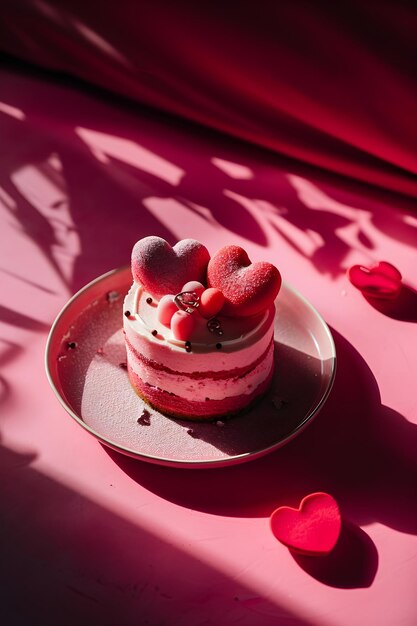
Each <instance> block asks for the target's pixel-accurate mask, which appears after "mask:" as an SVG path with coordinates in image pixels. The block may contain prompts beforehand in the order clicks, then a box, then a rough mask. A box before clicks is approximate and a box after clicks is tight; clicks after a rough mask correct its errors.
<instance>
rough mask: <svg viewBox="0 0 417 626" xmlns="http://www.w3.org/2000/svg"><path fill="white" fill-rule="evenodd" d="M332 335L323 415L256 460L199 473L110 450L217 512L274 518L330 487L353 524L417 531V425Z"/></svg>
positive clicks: (171, 493) (156, 485) (162, 485)
mask: <svg viewBox="0 0 417 626" xmlns="http://www.w3.org/2000/svg"><path fill="white" fill-rule="evenodd" d="M332 334H333V337H334V339H335V343H336V349H337V354H338V373H337V376H336V379H335V383H334V387H333V390H332V393H331V394H330V397H329V399H328V401H327V403H326V404H325V406H324V407H323V408H322V410H321V412H320V415H319V416H318V417H317V419H315V420H314V421H313V422H312V423H311V424H310V425H309V427H308V428H307V429H306V430H305V431H304V432H303V433H302V434H301V435H300V436H299V437H297V438H295V439H293V440H292V441H290V442H289V443H288V444H287V445H285V446H284V447H282V448H280V449H279V450H277V451H275V452H273V453H271V454H268V455H266V456H263V457H262V458H259V459H255V460H253V461H252V462H250V463H244V464H240V465H234V466H231V467H225V468H218V469H199V470H198V471H197V470H190V469H181V468H168V467H164V466H159V465H153V464H150V463H144V462H140V461H137V460H135V459H132V458H129V457H126V456H123V455H121V454H119V453H117V452H114V451H111V450H110V449H108V450H107V452H108V454H109V455H110V456H111V457H112V458H113V459H114V461H115V462H116V463H117V464H118V465H119V467H120V468H121V469H122V470H123V471H124V472H126V473H127V474H128V475H129V476H130V477H131V478H132V479H133V480H135V481H137V482H138V483H140V484H141V485H143V486H145V487H146V488H147V489H149V490H151V491H153V492H155V493H157V494H158V495H160V496H161V497H163V498H166V499H167V500H170V501H172V502H175V503H176V504H179V505H182V506H185V507H187V508H191V509H196V510H201V511H205V512H208V513H211V514H214V515H226V516H241V517H245V516H247V517H268V516H269V515H270V514H271V513H272V511H273V510H274V509H275V508H277V507H278V506H283V505H288V506H295V507H297V506H298V504H299V502H300V501H301V499H302V498H303V497H304V496H305V495H306V494H308V493H311V492H313V491H327V492H329V493H331V494H332V495H333V496H334V497H335V498H336V500H337V501H338V503H339V506H340V509H341V512H342V516H343V518H344V519H346V520H349V521H351V522H352V523H355V524H358V525H364V524H369V523H372V522H375V521H378V522H381V523H383V524H386V525H388V526H390V527H392V528H396V529H398V530H401V531H403V532H408V533H412V534H417V502H416V498H415V485H416V484H417V460H416V457H415V449H416V445H417V426H415V425H413V424H410V423H409V422H408V421H407V420H405V419H404V417H403V416H402V415H401V414H399V413H397V412H396V411H394V410H392V409H390V408H388V407H386V406H384V405H382V404H381V400H380V394H379V389H378V386H377V383H376V381H375V378H374V377H373V375H372V372H371V371H370V369H369V368H368V366H367V365H366V363H365V361H364V360H363V359H362V357H361V356H360V355H359V353H358V352H357V351H356V350H355V349H354V348H353V346H352V345H351V344H349V342H347V341H346V340H345V339H344V338H343V337H342V336H341V335H340V334H338V333H337V332H335V331H332ZM299 395H302V394H299ZM236 423H238V422H237V420H236Z"/></svg>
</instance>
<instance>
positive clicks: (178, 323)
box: [171, 310, 196, 341]
mask: <svg viewBox="0 0 417 626" xmlns="http://www.w3.org/2000/svg"><path fill="white" fill-rule="evenodd" d="M195 324H196V321H195V317H194V314H193V313H186V312H185V311H178V310H177V311H176V313H174V315H173V316H172V318H171V330H172V334H173V335H174V337H175V339H178V340H179V341H188V340H189V339H190V336H191V333H192V332H193V330H194V327H195Z"/></svg>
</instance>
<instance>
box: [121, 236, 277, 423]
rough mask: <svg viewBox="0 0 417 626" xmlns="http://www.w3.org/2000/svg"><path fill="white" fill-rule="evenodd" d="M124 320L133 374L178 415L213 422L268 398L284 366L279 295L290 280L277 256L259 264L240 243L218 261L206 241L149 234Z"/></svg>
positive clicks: (153, 399)
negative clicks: (277, 329)
mask: <svg viewBox="0 0 417 626" xmlns="http://www.w3.org/2000/svg"><path fill="white" fill-rule="evenodd" d="M132 274H133V279H134V280H133V285H132V287H131V289H130V291H129V293H128V295H127V296H126V298H125V302H124V317H123V327H124V334H125V341H126V349H127V365H128V372H129V378H130V381H131V383H132V385H133V387H134V388H135V390H136V392H137V393H138V394H139V395H140V396H141V397H142V398H143V399H144V400H145V401H146V402H148V403H149V404H150V405H151V406H153V407H154V408H155V409H157V410H159V411H160V412H162V413H165V414H167V415H170V416H174V417H179V418H182V419H190V420H213V419H218V418H220V417H224V416H229V415H235V414H237V413H239V412H240V411H242V410H243V409H245V408H247V407H249V406H250V405H252V403H253V402H254V401H255V400H256V399H258V398H259V397H260V396H262V395H263V394H264V393H265V391H266V390H267V389H268V386H269V384H270V382H271V378H272V374H273V366H274V319H275V305H274V300H275V297H276V295H277V293H278V291H279V288H280V285H281V277H280V274H279V272H278V270H277V269H276V268H275V267H274V266H273V265H271V264H269V263H255V264H251V262H250V261H249V259H248V257H247V254H246V253H245V251H244V250H243V249H242V248H239V247H238V246H227V247H226V248H223V249H222V250H220V251H219V252H218V253H217V254H216V255H214V256H213V258H211V259H210V256H209V253H208V251H207V250H206V248H205V247H204V246H202V244H200V243H199V242H197V241H195V240H191V239H188V240H183V241H181V242H179V243H178V244H177V245H176V246H174V247H173V248H171V246H170V245H169V244H168V243H167V242H166V241H164V240H163V239H160V238H159V237H146V238H145V239H142V240H140V241H139V242H138V243H137V244H136V245H135V247H134V249H133V253H132Z"/></svg>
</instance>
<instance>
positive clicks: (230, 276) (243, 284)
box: [207, 246, 281, 316]
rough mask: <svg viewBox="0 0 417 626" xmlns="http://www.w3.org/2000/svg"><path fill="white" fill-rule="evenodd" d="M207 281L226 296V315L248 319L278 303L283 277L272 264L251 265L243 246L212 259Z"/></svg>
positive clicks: (218, 254) (220, 252) (235, 247)
mask: <svg viewBox="0 0 417 626" xmlns="http://www.w3.org/2000/svg"><path fill="white" fill-rule="evenodd" d="M207 281H208V285H209V287H216V288H217V289H220V291H221V292H222V293H223V295H224V298H225V302H224V305H223V308H222V310H221V313H222V315H223V314H224V315H229V316H234V315H236V316H248V315H256V314H257V313H261V312H262V311H265V310H266V309H267V308H268V307H269V306H270V305H271V304H272V303H273V302H274V300H275V298H276V296H277V294H278V292H279V290H280V287H281V274H280V273H279V271H278V270H277V268H276V267H275V266H274V265H272V264H271V263H266V262H258V263H251V261H250V259H249V257H248V255H247V253H246V252H245V250H244V249H243V248H241V247H240V246H226V247H224V248H221V249H220V250H219V251H218V252H217V253H216V254H215V255H214V256H213V257H212V259H210V262H209V264H208V268H207Z"/></svg>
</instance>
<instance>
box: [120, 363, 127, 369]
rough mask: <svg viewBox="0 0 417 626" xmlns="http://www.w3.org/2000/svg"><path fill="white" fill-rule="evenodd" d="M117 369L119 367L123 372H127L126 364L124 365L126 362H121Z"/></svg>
mask: <svg viewBox="0 0 417 626" xmlns="http://www.w3.org/2000/svg"><path fill="white" fill-rule="evenodd" d="M119 367H121V368H122V369H123V370H127V363H126V361H122V362H121V363H119Z"/></svg>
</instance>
